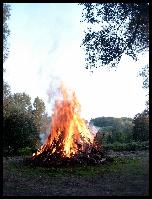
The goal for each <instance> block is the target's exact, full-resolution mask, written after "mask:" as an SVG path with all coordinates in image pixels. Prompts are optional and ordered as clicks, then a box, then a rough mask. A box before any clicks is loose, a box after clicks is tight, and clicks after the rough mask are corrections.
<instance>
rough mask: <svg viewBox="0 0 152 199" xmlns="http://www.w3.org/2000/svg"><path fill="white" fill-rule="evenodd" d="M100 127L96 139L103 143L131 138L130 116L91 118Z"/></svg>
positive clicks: (129, 139)
mask: <svg viewBox="0 0 152 199" xmlns="http://www.w3.org/2000/svg"><path fill="white" fill-rule="evenodd" d="M91 123H93V124H94V125H95V126H98V127H100V130H99V131H98V135H97V139H98V140H99V141H100V142H101V140H102V142H103V143H114V142H116V141H117V142H121V143H124V142H129V141H131V140H132V129H133V123H132V119H131V118H125V117H122V118H114V117H98V118H95V119H92V120H91Z"/></svg>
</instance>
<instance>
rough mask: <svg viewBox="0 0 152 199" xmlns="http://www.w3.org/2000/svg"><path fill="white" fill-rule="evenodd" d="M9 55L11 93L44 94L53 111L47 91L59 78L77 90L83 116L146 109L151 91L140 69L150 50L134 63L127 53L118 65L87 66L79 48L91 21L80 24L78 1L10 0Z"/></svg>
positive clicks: (48, 108) (7, 77) (131, 113)
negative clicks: (34, 0) (21, 0)
mask: <svg viewBox="0 0 152 199" xmlns="http://www.w3.org/2000/svg"><path fill="white" fill-rule="evenodd" d="M11 8H12V10H11V17H10V20H9V23H8V24H9V29H10V31H11V32H10V38H9V43H10V45H9V50H10V54H9V57H8V59H7V60H6V62H5V63H4V67H5V68H6V72H5V74H4V79H5V80H6V81H7V82H8V83H9V85H10V86H11V91H12V93H16V92H25V93H27V94H29V95H30V96H31V98H32V102H33V100H34V98H35V97H37V96H39V97H40V98H41V99H42V100H43V101H44V102H45V105H46V111H47V112H48V114H49V115H51V114H52V103H51V100H49V99H50V98H49V97H48V93H53V92H54V91H55V89H56V87H57V86H58V85H59V82H60V81H63V82H64V83H65V85H66V86H67V88H70V89H72V90H74V91H75V92H76V95H77V97H78V100H79V102H80V104H81V110H82V117H83V118H85V119H88V120H89V119H90V118H95V117H102V116H105V117H108V116H111V117H132V118H133V117H134V116H135V114H137V113H139V112H142V111H143V110H144V108H145V101H146V91H145V90H144V89H143V88H142V81H143V79H142V78H141V77H139V76H138V74H139V71H140V70H141V68H142V67H143V66H144V65H145V64H147V63H149V54H148V53H147V54H146V55H144V56H140V59H139V61H137V62H134V61H133V60H132V59H131V58H130V57H128V56H126V55H124V56H123V57H122V59H121V61H120V63H119V65H118V67H117V70H116V71H115V70H114V69H111V70H110V71H109V70H106V69H104V68H99V69H96V70H94V72H93V73H92V72H90V71H89V70H87V69H85V61H84V51H83V49H82V48H80V45H81V42H82V39H83V36H84V29H85V28H86V24H83V23H80V20H81V19H82V18H81V14H82V9H83V8H82V6H80V5H77V4H76V3H49V4H48V3H11Z"/></svg>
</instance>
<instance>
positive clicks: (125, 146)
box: [103, 142, 149, 151]
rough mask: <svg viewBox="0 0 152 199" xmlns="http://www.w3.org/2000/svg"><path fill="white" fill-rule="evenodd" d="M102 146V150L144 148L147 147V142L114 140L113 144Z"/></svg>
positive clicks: (134, 149)
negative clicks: (120, 141)
mask: <svg viewBox="0 0 152 199" xmlns="http://www.w3.org/2000/svg"><path fill="white" fill-rule="evenodd" d="M103 147H104V150H113V151H136V150H146V149H148V148H149V142H130V143H119V142H115V143H113V144H104V145H103Z"/></svg>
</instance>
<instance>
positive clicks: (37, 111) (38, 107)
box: [33, 97, 45, 132]
mask: <svg viewBox="0 0 152 199" xmlns="http://www.w3.org/2000/svg"><path fill="white" fill-rule="evenodd" d="M33 106H34V110H33V117H34V121H35V124H36V126H37V131H38V132H40V131H41V126H42V121H43V118H44V114H45V104H44V102H43V100H41V99H40V98H39V97H36V98H35V100H34V103H33Z"/></svg>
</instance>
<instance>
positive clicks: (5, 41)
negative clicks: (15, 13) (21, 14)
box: [3, 3, 11, 62]
mask: <svg viewBox="0 0 152 199" xmlns="http://www.w3.org/2000/svg"><path fill="white" fill-rule="evenodd" d="M10 10H11V7H10V5H9V4H6V3H3V62H4V61H5V60H6V58H7V57H8V53H9V51H8V36H9V34H10V30H9V28H8V23H7V22H8V19H9V17H10Z"/></svg>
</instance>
